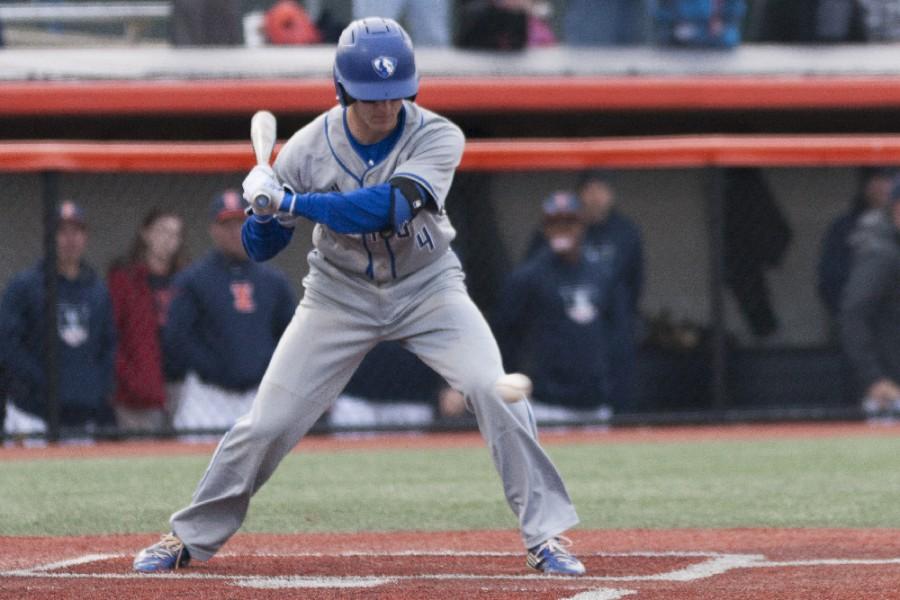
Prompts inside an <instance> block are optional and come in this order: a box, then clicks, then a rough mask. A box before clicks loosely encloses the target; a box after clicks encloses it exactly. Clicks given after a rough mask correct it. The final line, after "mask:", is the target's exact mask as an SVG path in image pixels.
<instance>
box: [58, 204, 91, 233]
mask: <svg viewBox="0 0 900 600" xmlns="http://www.w3.org/2000/svg"><path fill="white" fill-rule="evenodd" d="M56 217H57V219H59V222H60V224H62V223H74V224H75V225H80V226H81V227H87V221H86V220H85V218H84V210H83V209H82V208H81V207H80V206H78V205H77V204H75V203H74V202H73V201H71V200H63V201H62V202H60V204H59V206H57V207H56Z"/></svg>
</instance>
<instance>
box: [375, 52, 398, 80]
mask: <svg viewBox="0 0 900 600" xmlns="http://www.w3.org/2000/svg"><path fill="white" fill-rule="evenodd" d="M372 68H373V69H375V72H376V73H377V74H378V76H379V77H381V78H382V79H387V78H388V77H390V76H391V75H393V74H394V71H396V70H397V59H396V58H393V57H390V56H379V57H378V58H373V59H372Z"/></svg>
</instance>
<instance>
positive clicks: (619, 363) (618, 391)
mask: <svg viewBox="0 0 900 600" xmlns="http://www.w3.org/2000/svg"><path fill="white" fill-rule="evenodd" d="M576 191H577V196H578V200H579V201H580V203H581V207H582V211H583V215H584V218H585V221H586V227H587V228H586V230H585V232H584V237H583V240H582V245H583V246H584V251H585V253H586V255H587V257H588V259H589V260H590V261H591V262H592V263H596V268H597V272H598V273H601V272H602V273H603V277H604V278H605V279H607V278H608V279H612V282H613V283H612V284H611V285H612V287H613V289H612V297H611V299H610V302H611V306H610V308H609V317H608V326H609V353H610V356H609V360H610V375H609V376H610V381H609V386H610V395H611V402H612V404H613V405H614V408H615V409H616V410H617V411H621V412H628V411H633V410H636V407H637V394H636V392H635V387H636V384H635V377H636V375H635V371H636V365H637V326H638V319H639V306H640V299H641V292H642V291H643V285H644V249H643V240H642V238H641V231H640V228H639V227H638V225H637V224H636V223H635V222H634V221H632V220H631V219H630V218H628V217H627V216H625V215H624V214H622V212H621V211H619V210H618V208H617V206H616V204H617V199H616V190H615V187H614V185H613V174H612V173H611V172H609V171H605V170H601V169H596V170H589V171H584V172H582V173H581V174H580V175H579V176H578V181H577V186H576ZM546 244H547V240H546V237H545V235H544V232H543V230H538V231H536V232H535V234H534V236H533V237H532V240H531V245H530V246H529V251H528V256H534V255H535V253H536V252H537V251H538V250H539V249H541V248H543V247H545V246H546ZM605 279H604V281H605ZM603 285H606V283H603Z"/></svg>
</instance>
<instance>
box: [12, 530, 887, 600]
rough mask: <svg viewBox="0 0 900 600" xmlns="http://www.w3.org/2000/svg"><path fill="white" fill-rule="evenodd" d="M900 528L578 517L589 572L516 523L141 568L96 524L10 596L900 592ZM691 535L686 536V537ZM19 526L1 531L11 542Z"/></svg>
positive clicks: (268, 547)
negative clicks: (94, 539)
mask: <svg viewBox="0 0 900 600" xmlns="http://www.w3.org/2000/svg"><path fill="white" fill-rule="evenodd" d="M765 532H768V535H766V533H765ZM889 533H892V534H893V537H894V539H893V540H890V539H889V538H890V536H889V535H886V534H889ZM896 533H897V532H896V531H878V530H875V531H870V530H703V531H697V530H684V531H680V532H679V531H677V530H675V531H672V530H668V531H657V532H654V531H591V532H585V531H578V532H575V533H574V534H573V538H574V539H575V541H576V543H575V546H574V547H573V549H574V550H577V554H578V556H579V557H580V558H581V559H582V560H583V561H584V563H585V566H586V567H587V570H588V575H587V576H585V577H579V578H570V577H554V576H546V575H542V574H539V573H537V572H535V571H531V570H530V569H528V568H527V567H526V566H525V564H524V555H523V553H522V551H521V550H519V549H518V548H517V547H516V543H515V540H514V539H511V536H510V533H509V532H506V531H502V532H456V533H447V534H443V536H444V541H445V542H446V544H445V546H444V547H440V545H439V544H440V541H441V535H442V534H439V533H409V532H406V533H399V534H398V533H379V534H369V535H368V536H366V535H361V534H347V535H344V536H326V535H318V536H317V535H298V536H287V535H285V536H271V535H263V536H258V535H250V534H243V535H238V536H236V537H235V539H233V540H232V541H231V542H230V543H229V544H228V545H227V546H226V548H224V549H223V551H222V552H221V553H220V554H219V555H218V556H216V557H215V558H214V559H213V560H211V561H209V562H207V563H201V562H195V563H193V564H191V566H190V567H189V568H187V569H182V570H179V571H176V572H169V573H161V574H154V575H139V574H136V573H133V572H132V571H131V560H132V552H131V551H128V552H119V551H116V552H102V551H100V552H82V553H77V554H73V553H71V552H64V551H65V550H66V543H65V541H64V540H67V539H73V540H77V542H78V543H74V544H71V545H70V547H69V550H72V549H74V548H73V546H74V547H79V548H86V547H88V546H89V545H90V544H89V541H90V538H54V539H57V540H58V541H59V542H60V544H59V545H58V546H57V551H58V552H59V554H58V556H57V559H56V560H44V561H43V562H32V563H29V564H28V565H26V566H19V567H18V568H14V569H9V568H4V569H3V570H2V571H0V598H22V597H28V598H85V597H90V598H137V599H141V598H155V597H191V598H310V599H320V598H321V599H324V598H384V599H388V598H390V599H394V600H406V599H413V598H416V599H418V598H427V599H431V598H434V599H451V598H453V599H458V598H467V599H468V598H485V599H493V598H497V599H499V598H541V599H543V598H546V599H550V598H553V599H573V600H615V599H618V598H628V599H629V600H632V599H662V598H666V599H668V600H672V599H681V598H685V599H686V598H701V599H702V598H710V599H712V598H716V599H721V598H725V599H728V598H735V599H736V598H766V599H767V600H768V599H778V598H785V599H786V598H791V599H806V598H809V599H812V598H816V599H822V598H825V599H828V598H848V599H849V598H867V599H868V598H898V599H900V591H898V589H897V587H898V586H897V582H898V581H900V548H897V544H898V542H897V540H896V537H897V536H896ZM679 534H680V536H679ZM138 537H139V536H127V537H126V536H113V537H112V538H111V539H112V540H113V541H114V543H107V544H105V545H106V546H107V547H109V546H115V547H121V546H123V545H125V544H126V543H127V539H128V538H131V539H136V538H138ZM678 537H681V541H682V546H683V547H682V548H676V547H674V546H675V545H676V542H677V540H678ZM829 537H831V538H833V540H832V542H831V543H830V544H829V542H828V538H829ZM882 537H883V538H884V539H883V542H884V543H883V544H882V543H881V542H882V540H881V539H880V538H882ZM766 538H768V539H766ZM13 539H16V538H0V540H2V541H3V545H4V546H5V545H6V542H9V541H10V540H13ZM18 539H19V540H21V541H23V542H24V541H27V540H28V538H18ZM98 541H99V540H98ZM146 541H147V540H146V539H143V538H142V541H141V543H145V542H146ZM151 541H152V540H151ZM715 541H717V542H718V543H717V545H718V546H719V548H718V549H717V548H715V545H716V544H713V543H711V542H715ZM498 542H499V543H498ZM639 543H643V544H644V545H645V546H646V548H640V547H637V544H639ZM601 544H605V545H606V546H607V547H610V549H606V550H604V549H600V545H601ZM707 544H708V545H707ZM365 545H368V546H369V547H368V548H366V547H365ZM139 546H140V544H137V545H136V546H135V547H139ZM463 546H467V547H468V549H463ZM700 546H706V549H701V548H700ZM95 547H102V546H95ZM738 547H740V548H744V549H747V551H743V550H741V551H738V550H737V548H738ZM116 549H118V548H116ZM875 550H879V551H878V552H875ZM885 550H889V551H891V552H892V553H891V554H886V553H885ZM798 551H800V552H798ZM26 553H27V551H26ZM40 554H41V555H42V556H44V557H45V558H49V556H48V553H47V552H40ZM63 554H65V556H63ZM20 565H21V563H20Z"/></svg>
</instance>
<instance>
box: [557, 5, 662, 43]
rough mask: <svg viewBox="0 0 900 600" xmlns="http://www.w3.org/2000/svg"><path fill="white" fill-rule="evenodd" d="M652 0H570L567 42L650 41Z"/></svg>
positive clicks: (565, 22) (565, 27) (565, 18)
mask: <svg viewBox="0 0 900 600" xmlns="http://www.w3.org/2000/svg"><path fill="white" fill-rule="evenodd" d="M649 1H650V0H568V2H566V9H565V15H564V16H563V38H564V41H565V43H566V45H567V46H634V45H639V44H643V43H645V42H646V41H647V31H648V29H649V25H650V19H649V15H650V9H649V6H648V3H649Z"/></svg>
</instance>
